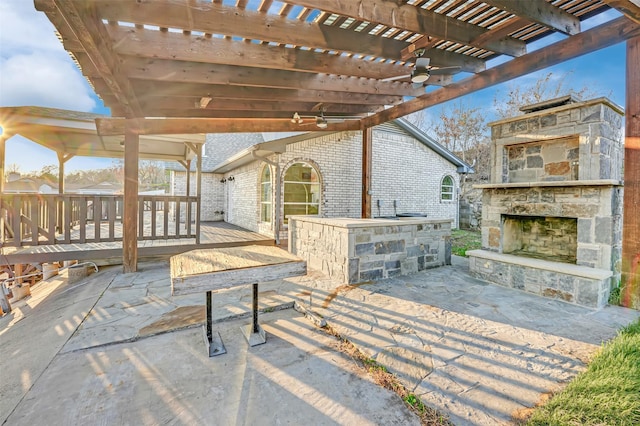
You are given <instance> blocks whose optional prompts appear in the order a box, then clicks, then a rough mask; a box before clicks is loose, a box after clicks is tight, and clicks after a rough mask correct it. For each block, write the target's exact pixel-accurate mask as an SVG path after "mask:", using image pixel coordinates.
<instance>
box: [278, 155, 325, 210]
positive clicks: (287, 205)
mask: <svg viewBox="0 0 640 426" xmlns="http://www.w3.org/2000/svg"><path fill="white" fill-rule="evenodd" d="M283 204H284V223H289V220H288V217H289V216H291V215H313V214H318V212H319V210H320V180H319V179H318V173H317V172H316V170H315V169H314V168H313V166H311V165H310V164H307V163H295V164H292V165H291V166H290V167H289V168H288V169H287V171H286V172H285V174H284V203H283Z"/></svg>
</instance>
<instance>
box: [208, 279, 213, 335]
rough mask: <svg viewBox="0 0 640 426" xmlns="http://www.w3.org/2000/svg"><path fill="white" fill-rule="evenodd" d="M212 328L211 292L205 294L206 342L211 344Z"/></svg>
mask: <svg viewBox="0 0 640 426" xmlns="http://www.w3.org/2000/svg"><path fill="white" fill-rule="evenodd" d="M212 328H213V318H212V314H211V292H210V291H208V292H207V340H208V341H209V343H211V338H212V334H213V331H212Z"/></svg>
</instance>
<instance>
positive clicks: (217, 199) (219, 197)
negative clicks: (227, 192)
mask: <svg viewBox="0 0 640 426" xmlns="http://www.w3.org/2000/svg"><path fill="white" fill-rule="evenodd" d="M190 175H191V188H190V192H191V195H196V174H195V173H190ZM222 178H223V176H222V175H219V174H215V173H202V198H201V210H200V215H201V216H200V219H201V220H202V221H203V222H206V221H214V220H223V215H222V213H220V212H221V211H224V210H225V200H224V184H222V183H220V179H222ZM171 194H172V195H187V173H186V172H176V171H174V172H172V173H171ZM216 212H217V213H216ZM193 219H194V220H195V216H194V218H193Z"/></svg>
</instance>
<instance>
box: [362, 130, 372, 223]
mask: <svg viewBox="0 0 640 426" xmlns="http://www.w3.org/2000/svg"><path fill="white" fill-rule="evenodd" d="M372 148H373V131H372V129H371V127H366V128H364V130H362V218H363V219H367V218H371V164H372V153H371V151H372Z"/></svg>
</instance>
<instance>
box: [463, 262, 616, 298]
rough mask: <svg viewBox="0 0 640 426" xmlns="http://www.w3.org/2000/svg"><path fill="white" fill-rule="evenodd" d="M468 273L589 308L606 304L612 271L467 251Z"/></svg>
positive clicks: (495, 282)
mask: <svg viewBox="0 0 640 426" xmlns="http://www.w3.org/2000/svg"><path fill="white" fill-rule="evenodd" d="M467 255H468V256H469V268H470V270H471V274H472V275H473V276H474V277H476V278H480V279H482V280H485V281H489V282H492V283H494V284H498V285H501V286H504V287H511V288H515V289H518V290H523V291H526V292H527V293H533V294H536V295H538V296H544V297H549V298H552V299H560V300H563V301H565V302H569V303H573V304H576V305H581V306H586V307H589V308H596V309H600V308H602V307H604V306H605V305H606V304H607V301H608V300H609V293H610V291H611V276H612V275H613V274H612V272H611V271H608V270H604V269H596V268H589V267H586V266H579V265H571V264H566V263H559V262H551V261H546V260H540V259H531V258H526V257H521V256H513V255H509V254H501V253H495V252H492V251H487V250H472V251H468V252H467Z"/></svg>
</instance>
